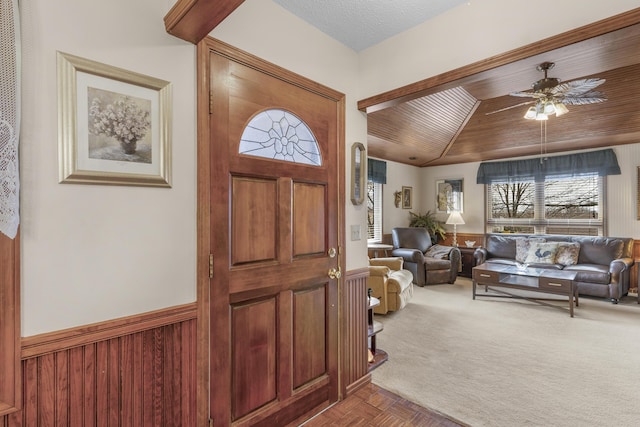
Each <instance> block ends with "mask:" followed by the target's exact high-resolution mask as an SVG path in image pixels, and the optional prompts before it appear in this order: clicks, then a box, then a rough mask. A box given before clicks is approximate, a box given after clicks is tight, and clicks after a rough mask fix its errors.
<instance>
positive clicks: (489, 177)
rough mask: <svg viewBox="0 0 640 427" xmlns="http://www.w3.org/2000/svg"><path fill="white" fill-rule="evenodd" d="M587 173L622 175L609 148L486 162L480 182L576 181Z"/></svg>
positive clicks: (616, 160) (483, 164)
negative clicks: (570, 179)
mask: <svg viewBox="0 0 640 427" xmlns="http://www.w3.org/2000/svg"><path fill="white" fill-rule="evenodd" d="M587 174H597V175H599V176H607V175H620V174H621V172H620V166H619V165H618V158H617V157H616V153H615V152H614V151H613V150H612V149H611V148H608V149H606V150H599V151H588V152H585V153H577V154H569V155H566V156H552V157H546V158H545V159H544V160H543V161H540V158H539V157H536V158H533V159H523V160H510V161H504V162H483V163H480V167H479V168H478V175H477V178H476V182H477V183H478V184H491V183H495V182H513V181H525V180H535V181H544V180H545V179H547V178H556V179H561V178H573V177H578V176H581V175H587Z"/></svg>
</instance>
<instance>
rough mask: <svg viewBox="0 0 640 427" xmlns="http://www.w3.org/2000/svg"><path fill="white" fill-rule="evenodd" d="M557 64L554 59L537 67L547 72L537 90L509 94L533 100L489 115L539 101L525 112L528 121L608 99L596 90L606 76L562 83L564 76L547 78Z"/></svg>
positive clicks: (539, 81)
mask: <svg viewBox="0 0 640 427" xmlns="http://www.w3.org/2000/svg"><path fill="white" fill-rule="evenodd" d="M554 66H555V63H553V62H543V63H542V64H540V65H538V66H537V67H536V69H537V70H538V71H543V72H544V78H543V79H540V80H538V81H537V82H535V83H533V85H532V87H533V91H529V92H511V93H510V94H509V95H511V96H518V97H523V98H534V100H532V101H527V102H521V103H520V104H516V105H512V106H510V107H506V108H502V109H500V110H496V111H492V112H490V113H486V114H487V115H489V114H494V113H499V112H501V111H505V110H510V109H512V108H516V107H520V106H523V105H530V104H535V105H533V106H531V107H529V109H528V110H527V112H526V114H525V115H524V118H525V119H528V120H547V119H548V117H549V116H550V115H553V114H555V115H556V116H561V115H562V114H565V113H567V112H569V109H568V108H567V105H585V104H596V103H599V102H604V101H606V100H607V98H606V96H605V95H604V94H603V93H601V92H598V91H597V90H594V89H595V88H596V87H598V86H600V85H601V84H602V83H604V82H605V79H598V78H593V79H578V80H572V81H570V82H566V83H561V82H560V79H557V78H555V77H547V72H548V71H549V70H550V69H552V68H553V67H554Z"/></svg>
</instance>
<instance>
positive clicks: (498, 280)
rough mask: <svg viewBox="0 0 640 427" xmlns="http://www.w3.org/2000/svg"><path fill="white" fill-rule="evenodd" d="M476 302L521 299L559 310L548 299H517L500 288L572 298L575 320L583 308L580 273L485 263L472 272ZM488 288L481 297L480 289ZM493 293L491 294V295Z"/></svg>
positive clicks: (571, 310) (571, 307) (474, 268)
mask: <svg viewBox="0 0 640 427" xmlns="http://www.w3.org/2000/svg"><path fill="white" fill-rule="evenodd" d="M472 271H473V272H472V279H473V299H474V300H475V299H476V296H478V297H481V296H483V297H493V298H496V297H503V298H518V299H525V300H528V301H532V302H536V303H538V304H543V305H547V306H550V307H557V305H552V304H547V303H545V302H543V301H544V300H545V299H544V298H538V297H525V296H520V295H514V294H512V293H510V292H506V291H504V290H499V289H496V288H511V289H519V290H524V291H530V292H539V293H545V294H556V295H564V296H567V297H568V298H569V315H570V316H571V317H573V306H574V301H575V306H576V307H578V306H579V301H578V287H577V286H576V284H575V278H576V274H577V273H576V272H575V271H564V270H554V269H547V268H531V267H529V268H522V269H521V268H518V267H516V266H514V265H506V264H497V263H484V264H480V265H478V266H476V267H473V270H472ZM478 285H484V292H483V293H477V292H476V287H477V286H478ZM489 291H491V293H489Z"/></svg>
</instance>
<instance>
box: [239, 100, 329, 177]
mask: <svg viewBox="0 0 640 427" xmlns="http://www.w3.org/2000/svg"><path fill="white" fill-rule="evenodd" d="M238 151H239V153H240V154H246V155H248V156H255V157H266V158H268V159H275V160H283V161H285V162H292V163H302V164H305V165H312V166H320V165H322V156H321V154H320V148H319V147H318V142H317V140H316V138H315V136H314V135H313V132H311V129H309V126H307V125H306V124H305V123H304V122H303V121H302V120H300V119H299V118H298V117H297V116H296V115H294V114H292V113H290V112H288V111H284V110H279V109H272V110H266V111H263V112H261V113H259V114H258V115H256V116H255V117H254V118H253V119H251V121H250V122H249V124H248V125H247V127H246V128H245V129H244V131H243V132H242V137H241V138H240V148H239V150H238Z"/></svg>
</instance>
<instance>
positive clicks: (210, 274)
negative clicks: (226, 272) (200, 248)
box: [209, 254, 213, 279]
mask: <svg viewBox="0 0 640 427" xmlns="http://www.w3.org/2000/svg"><path fill="white" fill-rule="evenodd" d="M209 279H213V254H209Z"/></svg>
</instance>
